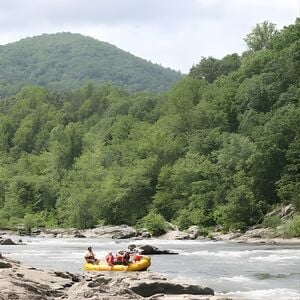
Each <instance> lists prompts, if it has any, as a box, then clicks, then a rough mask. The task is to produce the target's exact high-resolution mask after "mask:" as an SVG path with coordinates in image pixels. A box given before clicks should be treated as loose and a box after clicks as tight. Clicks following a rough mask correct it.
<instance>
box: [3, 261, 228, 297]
mask: <svg viewBox="0 0 300 300" xmlns="http://www.w3.org/2000/svg"><path fill="white" fill-rule="evenodd" d="M0 291H1V293H0V300H9V299H19V300H28V299H31V300H52V299H69V300H79V299H91V300H100V299H101V300H123V299H124V300H125V299H127V300H128V299H153V300H154V299H155V300H160V299H173V300H181V299H182V300H183V299H195V300H196V299H202V300H230V299H232V298H230V299H229V298H226V297H223V296H218V295H214V291H213V290H212V289H211V288H208V287H203V286H200V285H189V284H184V283H180V282H176V281H173V280H169V279H168V278H166V277H165V276H163V275H161V274H157V273H152V272H115V273H114V272H103V273H100V272H97V273H84V274H71V273H69V272H55V271H43V270H38V269H35V268H30V267H26V266H24V265H22V264H20V263H19V262H17V261H13V260H9V259H6V258H4V257H2V256H0Z"/></svg>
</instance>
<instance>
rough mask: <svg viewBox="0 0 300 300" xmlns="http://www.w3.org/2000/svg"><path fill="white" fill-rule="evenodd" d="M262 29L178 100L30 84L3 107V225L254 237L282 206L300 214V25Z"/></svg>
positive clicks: (180, 90)
mask: <svg viewBox="0 0 300 300" xmlns="http://www.w3.org/2000/svg"><path fill="white" fill-rule="evenodd" d="M264 25H268V23H266V24H264ZM257 26H262V25H257ZM263 28H264V27H263V26H262V30H258V32H259V34H260V35H257V34H252V35H249V36H248V37H247V38H246V42H247V43H248V45H249V50H248V51H247V52H245V53H243V54H242V55H241V56H239V55H237V54H231V55H227V56H225V57H224V58H223V59H215V58H212V57H208V58H203V59H202V60H201V61H200V62H199V63H198V64H196V65H194V66H193V67H192V68H191V71H190V74H189V75H188V76H187V77H186V78H184V79H183V80H181V81H180V82H178V83H177V84H176V86H174V87H173V88H172V89H171V90H170V91H169V92H168V93H164V94H160V95H157V94H150V93H146V92H141V93H129V92H127V91H125V90H124V89H122V88H119V87H116V86H112V85H103V86H98V85H93V84H88V85H85V86H84V87H82V88H81V89H79V90H77V91H73V92H69V93H65V92H64V93H62V92H54V91H52V90H48V89H45V88H43V87H30V86H29V87H25V88H23V89H22V91H20V92H18V93H17V94H15V95H13V96H10V97H7V98H6V99H2V101H1V102H0V104H1V106H0V151H1V155H0V224H1V226H2V227H4V226H13V225H16V224H19V223H24V222H25V224H30V226H32V225H34V226H41V225H44V226H51V225H53V226H72V227H78V228H88V227H93V226H95V225H96V224H123V223H125V224H131V225H140V226H142V225H144V226H147V227H148V228H152V231H153V232H155V233H159V232H162V231H163V230H164V226H166V225H165V224H166V223H165V220H167V221H171V222H174V223H176V224H177V225H179V226H180V227H181V228H187V227H188V226H190V225H198V226H200V227H203V228H209V227H213V226H216V225H217V226H221V227H222V228H223V230H228V229H242V230H243V229H245V228H247V226H250V225H253V224H256V223H257V222H261V221H262V220H263V216H264V214H266V213H267V212H268V211H269V210H270V209H271V208H272V207H274V205H278V204H287V203H293V204H294V206H295V207H296V209H297V211H298V212H299V210H300V180H299V179H300V170H299V168H300V107H299V98H300V20H299V19H297V21H296V23H295V24H293V25H290V26H288V27H285V28H283V29H282V30H281V31H279V32H277V31H275V30H274V31H272V32H271V34H269V35H268V36H267V38H266V36H264V35H263V33H264V30H263ZM261 34H262V36H261ZM45 38H47V37H45ZM256 42H257V43H256ZM253 43H254V44H255V45H256V46H255V48H254V47H252V46H251V45H254V44H253ZM24 56H25V55H24ZM296 218H297V219H296ZM295 220H296V221H295V222H298V223H297V224H298V225H297V226H298V227H299V224H300V222H299V216H296V217H295ZM293 234H294V235H300V229H299V228H298V231H296V233H295V231H294V233H293Z"/></svg>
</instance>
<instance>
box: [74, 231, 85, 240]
mask: <svg viewBox="0 0 300 300" xmlns="http://www.w3.org/2000/svg"><path fill="white" fill-rule="evenodd" d="M74 238H80V239H82V238H86V236H85V235H84V234H82V233H80V232H77V233H75V234H74Z"/></svg>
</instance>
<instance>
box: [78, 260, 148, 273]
mask: <svg viewBox="0 0 300 300" xmlns="http://www.w3.org/2000/svg"><path fill="white" fill-rule="evenodd" d="M150 265H151V257H149V256H143V257H142V259H141V260H140V261H137V262H132V263H130V264H129V265H128V266H124V265H113V266H109V265H108V264H107V263H106V262H105V261H100V263H99V265H94V264H89V263H85V264H84V265H83V268H84V269H85V270H86V271H123V272H125V271H146V270H147V269H148V268H149V267H150Z"/></svg>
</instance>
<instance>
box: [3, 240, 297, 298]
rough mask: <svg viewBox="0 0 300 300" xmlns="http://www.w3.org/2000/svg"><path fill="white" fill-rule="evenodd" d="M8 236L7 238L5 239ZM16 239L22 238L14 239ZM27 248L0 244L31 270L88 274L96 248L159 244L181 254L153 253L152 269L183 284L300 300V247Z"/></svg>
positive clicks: (32, 243) (105, 243) (48, 243)
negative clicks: (89, 252) (86, 264)
mask: <svg viewBox="0 0 300 300" xmlns="http://www.w3.org/2000/svg"><path fill="white" fill-rule="evenodd" d="M6 237H7V236H6ZM11 238H12V239H13V240H15V241H17V240H19V239H20V237H16V236H11ZM22 240H23V242H24V243H26V245H15V246H4V245H2V246H0V252H1V253H2V254H3V255H4V256H6V257H10V258H13V259H17V260H19V261H21V262H23V263H24V264H26V265H28V266H33V267H37V268H42V269H48V270H49V269H51V270H61V271H69V272H77V273H78V272H83V270H82V264H83V254H84V252H85V251H86V248H87V247H88V246H92V247H93V250H94V252H95V253H96V255H97V257H98V258H100V259H101V258H103V257H105V255H106V253H107V252H108V251H109V250H112V251H113V252H116V251H117V250H120V249H127V246H128V245H129V244H136V245H138V244H143V243H147V244H150V245H154V246H157V247H158V248H159V249H161V250H164V249H169V250H173V251H176V252H178V253H179V255H153V256H152V265H151V268H150V269H151V271H154V272H159V273H162V274H165V275H167V276H168V277H169V278H174V279H178V280H180V281H181V282H188V283H195V284H204V285H206V286H208V287H210V288H213V289H214V290H215V291H216V292H217V293H218V294H222V295H226V296H235V297H238V298H239V299H247V300H273V299H276V300H299V299H300V247H299V246H283V245H281V246H278V245H252V244H237V243H233V242H213V241H201V240H193V241H190V240H189V241H178V240H176V241H169V240H168V241H166V240H155V239H153V240H145V241H134V240H111V239H100V238H98V239H96V238H93V239H89V238H86V239H76V238H69V239H67V238H41V237H22Z"/></svg>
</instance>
